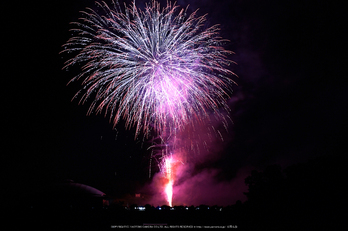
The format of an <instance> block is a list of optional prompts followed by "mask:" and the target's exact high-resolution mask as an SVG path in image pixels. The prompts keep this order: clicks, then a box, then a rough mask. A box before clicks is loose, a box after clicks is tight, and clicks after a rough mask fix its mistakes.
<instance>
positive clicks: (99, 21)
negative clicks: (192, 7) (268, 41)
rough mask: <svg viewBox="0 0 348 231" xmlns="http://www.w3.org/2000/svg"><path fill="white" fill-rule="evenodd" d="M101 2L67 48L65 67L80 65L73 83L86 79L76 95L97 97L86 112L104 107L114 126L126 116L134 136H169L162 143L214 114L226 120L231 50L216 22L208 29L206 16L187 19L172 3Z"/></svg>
mask: <svg viewBox="0 0 348 231" xmlns="http://www.w3.org/2000/svg"><path fill="white" fill-rule="evenodd" d="M96 4H97V6H98V7H99V8H100V13H99V11H96V10H93V9H91V8H86V10H85V11H83V12H82V14H83V16H82V17H81V18H80V19H79V20H78V21H77V22H73V23H72V24H73V25H74V28H73V29H72V30H71V31H72V32H73V34H74V35H73V36H72V37H71V38H70V39H69V40H68V41H67V42H66V43H65V44H64V45H63V51H62V52H64V53H73V54H75V56H74V57H72V58H70V59H69V60H68V61H66V63H65V66H64V68H63V69H68V68H69V67H71V66H80V67H81V71H80V73H79V74H78V75H76V76H75V77H74V78H72V79H71V80H70V82H73V81H77V80H80V79H83V81H82V85H83V87H82V89H81V90H80V91H78V92H77V93H76V95H75V96H74V98H76V97H80V103H85V102H86V101H87V99H89V98H94V99H93V100H92V102H91V104H90V107H89V110H88V114H91V113H94V112H95V113H97V114H98V113H102V112H103V110H105V116H106V115H107V114H108V113H109V114H110V121H112V123H113V124H114V126H116V124H117V123H118V122H119V121H120V120H121V119H123V120H125V122H126V127H127V128H130V127H135V128H136V132H135V137H137V136H138V135H139V134H141V133H142V134H144V137H148V136H149V135H150V134H151V133H152V132H154V133H155V134H158V135H160V136H164V135H163V134H164V133H165V134H166V135H165V136H166V137H164V140H168V139H169V138H168V137H171V136H173V137H174V136H175V135H176V134H177V131H182V130H183V129H184V128H185V127H186V126H194V124H195V123H199V122H200V121H201V122H202V123H204V121H206V120H207V119H208V120H209V117H210V115H214V117H215V118H216V119H218V120H221V121H226V118H225V116H224V114H222V113H220V109H221V108H222V109H223V110H226V111H229V108H228V106H227V104H226V99H227V98H228V97H229V93H230V86H231V85H232V83H234V81H232V80H231V78H230V76H231V75H234V73H233V72H232V71H230V70H229V69H228V66H229V65H230V64H231V63H233V61H231V60H229V59H228V56H229V55H230V54H232V53H233V52H231V51H228V50H225V49H224V48H223V47H222V45H223V44H224V43H225V42H227V40H225V39H223V38H221V37H220V36H219V26H218V25H214V26H212V27H209V28H206V26H205V21H206V16H205V15H203V16H197V10H196V11H194V12H193V13H192V14H190V15H188V16H187V8H186V9H181V8H180V7H179V6H177V5H175V4H172V3H171V2H167V6H166V7H163V8H161V6H160V4H159V3H158V2H157V1H154V0H152V1H151V2H150V3H148V4H146V7H145V9H144V10H141V9H139V8H137V7H136V5H135V1H134V2H133V4H131V5H129V6H127V5H126V4H124V6H123V7H121V5H120V4H119V2H118V1H112V3H111V7H110V6H109V5H107V4H106V3H105V2H96ZM70 82H69V83H70ZM79 95H81V96H79ZM164 131H166V132H164ZM174 146H175V145H174ZM164 153H168V152H167V151H166V152H164Z"/></svg>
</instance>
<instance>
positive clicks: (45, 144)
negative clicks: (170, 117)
mask: <svg viewBox="0 0 348 231" xmlns="http://www.w3.org/2000/svg"><path fill="white" fill-rule="evenodd" d="M93 2H94V1H89V0H88V1H86V0H74V1H70V0H69V1H66V0H63V1H61V0H59V1H58V0H57V1H39V2H38V1H36V2H28V1H26V2H25V3H18V4H17V5H15V6H13V7H12V8H11V10H12V11H13V13H12V16H11V17H8V18H7V20H8V22H9V23H8V24H7V26H8V28H7V26H5V30H6V33H5V35H9V36H8V39H9V42H8V43H3V46H5V49H6V51H9V55H8V57H7V59H8V60H7V61H9V63H8V64H6V65H5V67H4V68H5V70H9V71H4V72H3V78H5V79H6V82H7V81H8V82H9V84H7V83H6V85H3V86H4V89H5V91H6V92H7V94H5V96H3V97H4V99H5V100H4V101H5V108H4V109H3V114H5V118H6V120H4V124H5V133H4V136H5V137H6V144H5V148H4V149H3V150H4V154H5V155H4V158H5V162H4V163H5V168H4V169H3V170H4V174H2V176H3V177H4V178H5V182H8V183H9V187H7V191H8V192H9V193H11V194H12V193H13V192H16V195H19V194H22V193H24V194H25V192H26V191H29V190H32V189H33V188H35V187H39V186H42V185H45V184H47V183H48V182H54V181H59V180H62V179H73V180H74V181H76V182H79V183H84V184H88V185H91V186H93V187H96V188H98V189H100V190H101V191H104V192H106V193H107V194H112V195H116V196H122V195H124V194H127V193H129V194H133V193H135V192H137V191H139V190H141V188H142V186H143V185H145V184H149V180H148V179H147V174H148V162H149V160H148V158H149V157H148V155H149V153H148V152H147V151H146V149H147V143H146V142H145V143H144V145H143V147H142V145H141V141H138V140H135V141H134V139H133V136H134V133H133V132H132V131H126V130H125V129H123V128H122V124H120V126H118V127H117V128H118V132H116V131H115V130H112V125H111V124H110V123H109V122H108V118H104V116H103V115H97V116H96V115H91V116H86V112H87V108H88V103H87V104H86V105H82V106H81V105H78V100H74V101H72V102H71V98H72V97H73V95H74V94H75V92H76V91H77V90H78V89H79V87H80V86H79V83H73V84H71V85H69V86H66V84H67V82H68V81H69V79H70V78H72V77H73V73H71V72H66V71H62V70H61V68H62V66H63V63H64V60H65V59H64V57H63V56H62V55H60V54H58V53H59V51H60V50H61V45H62V44H63V43H64V42H65V41H66V40H67V39H68V38H69V36H70V32H69V31H68V29H69V28H71V27H70V26H69V22H71V21H74V20H76V19H77V18H78V17H79V16H80V14H79V13H78V11H79V10H83V9H84V8H85V7H86V6H93ZM138 2H141V1H138ZM187 3H189V4H190V6H191V9H196V8H200V10H199V13H200V14H205V13H208V23H209V24H217V23H218V24H220V25H221V28H222V30H221V34H222V36H223V37H225V38H227V39H229V40H230V41H231V42H230V43H229V44H228V45H227V47H226V48H228V49H230V50H233V51H234V52H235V53H236V54H235V55H234V56H233V57H232V59H233V60H234V61H236V62H237V63H238V65H234V66H233V67H232V68H233V69H232V70H233V71H234V72H235V73H236V74H237V75H238V76H239V77H238V78H234V80H235V81H236V82H237V83H238V86H233V90H234V93H233V95H232V97H231V99H230V100H229V104H230V106H231V110H232V111H231V118H232V120H233V123H234V124H233V125H231V126H230V127H229V133H228V136H227V137H226V138H225V143H224V144H223V148H222V149H219V150H217V151H216V152H217V153H214V155H215V156H216V157H217V158H211V159H208V161H204V160H205V159H203V160H202V161H201V162H200V163H199V164H197V165H196V167H195V169H196V170H197V172H195V173H194V176H192V177H191V180H192V179H195V177H196V178H198V177H199V176H202V177H203V176H205V177H207V181H206V182H205V184H201V186H202V187H207V188H211V187H214V186H217V185H220V186H221V185H225V186H221V187H222V188H221V190H224V189H228V190H231V199H230V200H229V199H226V202H221V203H230V204H232V203H234V202H235V201H236V200H238V199H242V200H243V198H241V197H240V195H242V194H241V192H242V191H243V190H245V189H246V188H245V186H243V180H244V179H243V178H244V177H246V176H247V174H249V173H250V170H251V169H259V170H262V169H264V168H265V167H266V166H267V165H270V164H281V165H282V166H283V167H285V166H288V165H291V164H294V163H298V162H306V161H307V160H309V159H311V158H315V157H317V156H320V155H331V154H333V153H335V152H336V151H337V150H339V149H341V148H343V147H344V145H343V144H344V139H345V138H344V137H345V134H346V129H347V121H346V118H347V106H348V105H347V102H348V101H347V100H346V97H347V85H346V84H345V82H346V81H345V77H346V73H343V67H344V66H345V65H346V62H347V61H348V60H347V54H346V53H344V51H343V46H341V42H342V40H343V37H342V36H343V35H344V34H345V33H343V29H344V26H345V23H344V21H343V19H344V14H345V13H344V12H343V7H342V6H339V5H335V4H334V3H331V2H328V1H244V0H214V1H208V0H205V1H198V0H194V1H190V0H179V1H178V4H180V5H182V6H186V4H187ZM343 53H344V54H343ZM116 135H117V139H116V140H115V137H116ZM7 145H8V146H9V148H6V147H7ZM210 173H211V174H210ZM209 174H210V175H209ZM238 190H239V191H238ZM225 191H226V190H225ZM236 191H238V192H236ZM17 192H18V193H19V194H18V193H17ZM215 193H216V192H215ZM224 196H226V195H224ZM202 200H203V202H205V201H204V199H202ZM196 201H197V203H199V202H198V201H199V199H197V198H196ZM196 201H195V202H196Z"/></svg>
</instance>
